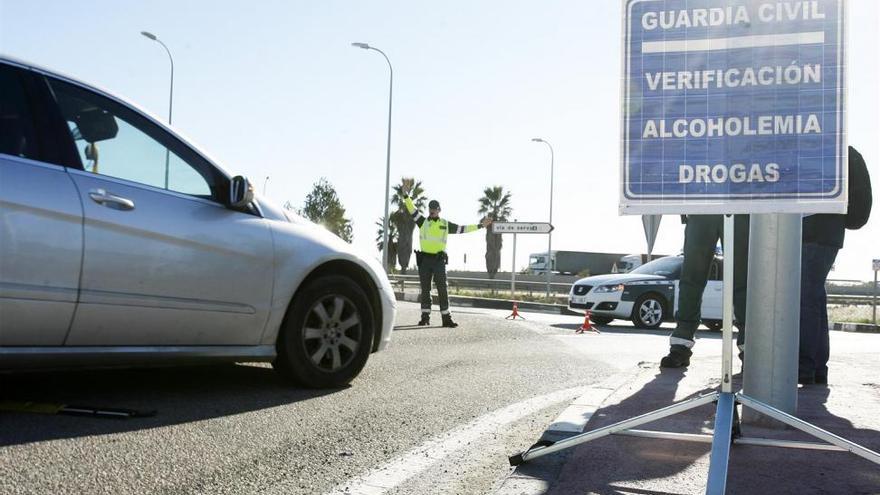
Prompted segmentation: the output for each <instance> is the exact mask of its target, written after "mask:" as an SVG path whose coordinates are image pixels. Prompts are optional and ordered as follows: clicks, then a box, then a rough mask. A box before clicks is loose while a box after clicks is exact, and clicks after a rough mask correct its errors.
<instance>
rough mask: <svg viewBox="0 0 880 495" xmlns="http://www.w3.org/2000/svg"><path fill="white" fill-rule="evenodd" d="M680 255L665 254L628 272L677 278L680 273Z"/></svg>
mask: <svg viewBox="0 0 880 495" xmlns="http://www.w3.org/2000/svg"><path fill="white" fill-rule="evenodd" d="M681 262H682V258H681V257H680V256H667V257H665V258H660V259H657V260H654V261H651V262H649V263H645V264H644V265H642V266H640V267H638V268H636V269H635V270H633V271H631V272H630V273H640V274H643V275H660V276H661V277H665V278H669V279H677V278H678V277H679V276H680V274H681Z"/></svg>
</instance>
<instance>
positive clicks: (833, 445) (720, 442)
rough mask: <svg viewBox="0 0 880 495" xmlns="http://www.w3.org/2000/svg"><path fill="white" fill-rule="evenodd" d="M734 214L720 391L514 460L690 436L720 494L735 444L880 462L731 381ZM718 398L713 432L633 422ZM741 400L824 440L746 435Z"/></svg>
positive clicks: (709, 488) (728, 221) (710, 486)
mask: <svg viewBox="0 0 880 495" xmlns="http://www.w3.org/2000/svg"><path fill="white" fill-rule="evenodd" d="M733 237H734V233H733V216H732V215H725V216H724V258H725V263H724V285H723V287H724V292H723V300H724V312H723V323H724V331H723V338H722V356H721V391H720V392H713V393H711V394H706V395H701V396H700V397H696V398H693V399H689V400H686V401H682V402H679V403H677V404H672V405H670V406H667V407H664V408H662V409H658V410H656V411H652V412H649V413H646V414H642V415H641V416H636V417H635V418H631V419H627V420H624V421H620V422H618V423H615V424H613V425H609V426H605V427H603V428H598V429H595V430H592V431H588V432H585V433H581V434H580V435H575V436H573V437H570V438H566V439H564V440H559V441H556V442H550V441H542V442H539V443H537V444H535V445H534V446H532V447H531V448H529V449H528V450H526V451H525V452H522V453H520V454H517V455H514V456H511V457H510V458H509V461H510V465H511V466H517V465H519V464H522V463H524V462H527V461H529V460H531V459H535V458H537V457H541V456H544V455H547V454H552V453H554V452H559V451H560V450H564V449H567V448H569V447H574V446H575V445H580V444H582V443H586V442H589V441H591V440H596V439H597V438H602V437H605V436H608V435H612V434H616V435H626V436H636V437H645V438H660V439H667V440H685V441H691V442H704V443H711V444H712V451H711V457H710V461H709V477H708V482H707V484H706V493H707V494H712V495H720V494H723V493H724V492H725V489H726V486H727V464H728V460H729V458H730V447H731V445H732V444H734V443H736V444H744V445H764V446H770V447H788V448H798V449H814V450H836V451H848V452H852V453H853V454H855V455H857V456H859V457H863V458H865V459H867V460H869V461H871V462H873V463H875V464H880V454H878V453H877V452H874V451H872V450H870V449H867V448H865V447H862V446H861V445H858V444H855V443H853V442H850V441H849V440H846V439H844V438H841V437H839V436H837V435H835V434H833V433H830V432H827V431H825V430H823V429H821V428H818V427H816V426H814V425H812V424H810V423H807V422H806V421H803V420H800V419H798V418H796V417H794V416H792V415H790V414H788V413H785V412H783V411H780V410H778V409H775V408H773V407H771V406H768V405H767V404H764V403H762V402H760V401H758V400H755V399H753V398H751V397H749V396H747V395H744V394H743V393H742V392H737V393H734V392H733V385H732V370H731V368H732V361H733ZM712 402H715V403H717V404H718V407H717V409H716V412H715V429H714V432H713V434H712V435H703V434H689V433H674V432H664V431H648V430H634V429H633V428H635V427H637V426H640V425H643V424H645V423H650V422H653V421H657V420H659V419H662V418H665V417H668V416H672V415H675V414H678V413H681V412H685V411H688V410H691V409H694V408H697V407H700V406H703V405H705V404H709V403H712ZM737 404H742V405H743V406H745V407H749V408H751V409H753V410H755V411H757V412H759V413H761V414H764V415H767V416H769V417H771V418H774V419H776V420H778V421H781V422H783V423H785V424H787V425H789V426H791V427H793V428H796V429H798V430H800V431H803V432H805V433H807V434H809V435H812V436H814V437H816V438H818V439H820V440H824V443H816V442H793V441H786V440H771V439H766V438H747V437H743V436H741V435H742V433H741V430H740V421H739V414H738V413H737V409H736V406H737Z"/></svg>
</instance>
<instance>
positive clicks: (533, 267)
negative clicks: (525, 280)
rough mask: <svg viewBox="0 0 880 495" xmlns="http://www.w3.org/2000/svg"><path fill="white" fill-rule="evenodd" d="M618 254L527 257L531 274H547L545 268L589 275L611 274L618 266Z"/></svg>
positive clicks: (554, 253) (560, 253)
mask: <svg viewBox="0 0 880 495" xmlns="http://www.w3.org/2000/svg"><path fill="white" fill-rule="evenodd" d="M623 256H625V255H623V254H620V253H590V252H583V251H551V252H550V256H549V263H548V256H547V253H546V252H543V253H535V254H532V255H530V256H529V271H530V272H532V273H536V274H537V273H547V267H548V266H549V267H550V269H551V270H552V271H553V272H554V273H562V274H572V275H575V274H578V273H581V272H583V271H585V270H586V271H588V272H589V273H590V274H591V275H599V274H603V273H611V272H612V270H613V268H614V266H615V265H619V263H620V261H621V258H622V257H623Z"/></svg>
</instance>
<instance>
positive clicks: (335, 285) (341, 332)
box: [273, 275, 374, 388]
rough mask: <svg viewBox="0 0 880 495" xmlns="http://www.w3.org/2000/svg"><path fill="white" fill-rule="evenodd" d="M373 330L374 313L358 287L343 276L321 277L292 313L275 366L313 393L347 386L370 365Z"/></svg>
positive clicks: (304, 292) (300, 297)
mask: <svg viewBox="0 0 880 495" xmlns="http://www.w3.org/2000/svg"><path fill="white" fill-rule="evenodd" d="M373 331H374V315H373V311H372V308H371V307H370V303H369V301H368V299H367V296H366V294H364V291H363V290H362V289H361V288H360V287H359V286H358V285H357V284H356V283H354V282H353V281H352V280H351V279H349V278H347V277H343V276H338V275H333V276H325V277H321V278H318V279H316V280H313V281H311V282H309V284H308V285H307V286H306V287H304V288H303V289H301V290H300V291H299V292H298V293H297V295H296V296H295V299H294V301H293V304H292V305H291V306H290V308H289V309H288V313H287V316H286V317H285V318H284V323H282V327H281V332H280V335H279V337H278V344H277V348H278V357H277V358H276V359H275V362H274V363H273V365H274V367H275V368H276V369H277V370H278V371H279V372H280V373H281V374H282V375H283V376H284V377H285V378H288V379H290V380H292V381H294V382H296V383H298V384H300V385H303V386H306V387H309V388H334V387H341V386H344V385H347V384H348V383H349V382H351V381H352V380H353V379H354V378H355V377H356V376H357V375H358V373H360V372H361V370H362V369H363V368H364V365H365V364H366V363H367V358H368V357H369V355H370V349H371V347H372V342H373Z"/></svg>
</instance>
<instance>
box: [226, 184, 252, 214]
mask: <svg viewBox="0 0 880 495" xmlns="http://www.w3.org/2000/svg"><path fill="white" fill-rule="evenodd" d="M253 200H254V186H253V185H252V184H251V182H250V181H249V180H247V177H244V176H242V175H236V176H235V177H233V178H232V179H231V180H230V181H229V207H230V208H234V209H236V210H241V209H244V208H246V207H247V206H248V205H249V204H251V201H253Z"/></svg>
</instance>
